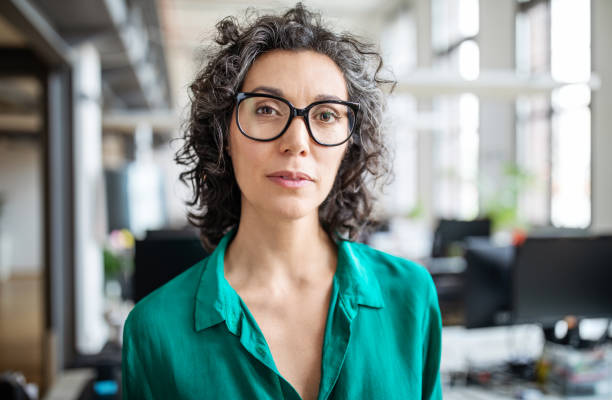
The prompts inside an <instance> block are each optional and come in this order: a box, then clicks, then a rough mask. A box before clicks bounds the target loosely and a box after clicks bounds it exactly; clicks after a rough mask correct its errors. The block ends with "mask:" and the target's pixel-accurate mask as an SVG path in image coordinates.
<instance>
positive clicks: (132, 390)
mask: <svg viewBox="0 0 612 400" xmlns="http://www.w3.org/2000/svg"><path fill="white" fill-rule="evenodd" d="M134 337H138V335H137V332H134V330H133V328H132V318H128V319H127V321H126V323H125V327H124V330H123V350H122V353H121V390H122V395H123V399H124V400H140V399H152V398H153V395H152V393H151V387H150V385H149V382H148V379H147V375H146V373H145V370H144V367H143V364H142V362H141V360H140V355H139V353H138V349H137V346H136V343H134Z"/></svg>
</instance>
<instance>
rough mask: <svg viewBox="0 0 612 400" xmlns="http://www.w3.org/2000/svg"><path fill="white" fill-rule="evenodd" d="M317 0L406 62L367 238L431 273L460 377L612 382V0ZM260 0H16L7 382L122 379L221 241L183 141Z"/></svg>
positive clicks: (562, 385) (562, 390)
mask: <svg viewBox="0 0 612 400" xmlns="http://www.w3.org/2000/svg"><path fill="white" fill-rule="evenodd" d="M304 3H305V4H306V5H307V6H310V7H312V8H313V9H316V10H319V11H320V12H321V13H322V15H323V18H324V19H325V20H326V21H328V23H329V24H330V26H332V27H333V28H334V29H335V30H340V31H341V30H348V31H351V32H354V33H357V34H359V35H361V36H363V37H364V38H367V39H368V40H370V41H372V42H374V43H376V44H377V45H378V46H379V48H380V51H381V52H382V54H383V57H384V60H385V69H384V73H385V74H387V76H389V77H393V78H394V79H395V80H396V81H397V85H396V87H395V89H394V91H393V92H392V93H390V94H389V102H388V108H387V112H386V117H385V124H386V134H387V140H388V141H389V143H390V144H391V147H392V149H393V151H394V159H393V166H394V178H393V180H392V181H391V182H390V183H389V185H388V186H387V187H386V188H384V189H380V188H378V189H377V190H378V199H377V202H376V205H375V214H376V216H377V219H378V220H379V221H380V223H379V224H378V225H377V226H376V229H375V230H374V231H373V232H371V233H370V234H368V235H365V236H364V237H363V238H362V240H363V241H364V242H366V243H368V244H369V245H371V246H373V247H375V248H377V249H380V250H382V251H386V252H389V253H392V254H396V255H398V256H401V257H405V258H408V259H411V260H414V261H417V262H419V263H420V264H421V265H423V266H424V267H425V268H428V269H429V271H430V272H431V274H432V277H433V279H434V282H435V283H436V287H437V290H438V299H439V304H440V308H441V312H442V320H443V326H444V328H443V338H442V342H443V351H442V360H441V380H442V384H443V393H444V397H445V398H449V399H471V398H482V399H485V398H495V399H498V398H499V399H502V398H551V399H552V398H572V397H576V396H579V398H589V399H597V398H610V397H612V361H611V360H612V350H611V348H612V346H611V339H610V335H611V332H610V318H612V294H611V293H612V279H610V278H612V261H611V260H612V257H610V256H611V254H610V253H612V179H611V178H610V173H611V172H612V158H610V157H609V152H610V151H612V134H611V129H612V112H610V110H612V53H611V52H610V44H609V43H610V40H609V38H610V37H612V25H611V24H610V23H609V21H610V20H612V2H610V1H608V0H499V1H492V0H431V1H429V0H386V1H384V2H383V1H381V2H372V1H368V0H352V1H345V0H341V1H335V2H328V1H322V0H312V1H305V2H304ZM255 4H256V5H257V9H258V10H260V11H258V12H266V11H273V12H278V11H279V10H283V9H287V8H289V7H291V6H292V5H294V2H291V1H286V0H264V1H259V2H257V3H255ZM252 5H254V4H253V3H249V2H245V1H224V2H218V1H212V0H201V1H197V0H4V1H2V2H0V377H2V378H1V379H0V382H1V383H0V385H2V386H1V387H2V389H1V390H6V391H5V392H2V393H17V392H18V391H19V393H21V392H23V393H22V395H24V396H28V397H19V398H30V399H80V398H84V399H86V398H87V399H88V398H101V399H119V398H121V393H120V387H121V385H120V382H121V376H120V363H121V333H122V325H123V322H124V321H125V318H126V316H127V314H128V313H129V311H130V310H131V308H132V307H133V305H134V304H135V302H137V301H138V300H140V299H141V298H142V297H143V296H145V295H146V294H148V293H150V292H151V291H152V290H154V289H155V288H156V287H158V286H159V285H161V284H163V283H164V282H166V281H167V280H169V279H171V278H172V277H173V276H175V275H176V274H178V273H180V272H181V271H183V270H185V269H186V268H188V267H189V266H191V265H193V264H194V263H195V262H197V261H198V260H200V259H202V258H203V257H205V256H206V253H205V252H204V250H203V248H202V247H201V245H200V242H199V239H198V236H197V233H196V232H195V231H194V230H193V229H192V228H190V227H189V224H188V223H187V219H186V213H187V211H188V208H187V206H186V205H185V200H187V199H189V189H188V188H187V187H186V186H184V185H183V184H181V183H180V182H179V181H178V174H179V173H180V172H181V170H180V168H179V167H178V166H176V164H175V163H174V161H173V157H174V152H175V151H176V150H177V149H178V146H179V143H180V141H177V138H180V136H181V127H182V125H181V123H182V122H183V121H184V120H185V117H186V115H187V112H186V110H187V106H188V96H187V93H188V92H187V88H188V85H189V82H190V80H191V79H193V77H194V75H195V72H196V70H197V68H198V66H199V65H201V62H202V51H203V49H205V48H206V46H207V45H208V44H210V43H211V41H212V39H213V38H214V25H215V23H216V22H217V21H219V20H220V19H221V18H223V17H225V16H228V15H238V16H241V15H242V16H244V15H247V11H246V10H247V7H249V6H252ZM398 384H401V383H398ZM10 391H12V392H10ZM7 396H8V395H7ZM519 396H523V397H519ZM529 396H532V397H529ZM0 397H2V396H0ZM7 398H8V397H7ZM15 398H18V397H15Z"/></svg>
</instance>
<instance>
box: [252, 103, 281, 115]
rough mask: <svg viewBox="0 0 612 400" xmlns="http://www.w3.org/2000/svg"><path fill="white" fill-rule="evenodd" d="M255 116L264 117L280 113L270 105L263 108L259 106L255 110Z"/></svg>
mask: <svg viewBox="0 0 612 400" xmlns="http://www.w3.org/2000/svg"><path fill="white" fill-rule="evenodd" d="M255 114H262V115H275V114H278V111H276V110H275V109H274V108H272V107H270V106H268V105H263V106H259V107H257V108H256V109H255Z"/></svg>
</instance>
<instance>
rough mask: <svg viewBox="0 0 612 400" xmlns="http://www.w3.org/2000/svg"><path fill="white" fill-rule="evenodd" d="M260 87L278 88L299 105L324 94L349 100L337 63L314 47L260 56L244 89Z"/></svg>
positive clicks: (251, 89) (249, 74) (251, 69)
mask: <svg viewBox="0 0 612 400" xmlns="http://www.w3.org/2000/svg"><path fill="white" fill-rule="evenodd" d="M260 86H265V87H271V88H275V89H278V90H279V91H280V92H282V94H283V96H284V97H285V98H287V100H289V101H291V102H292V103H293V104H295V105H296V106H298V107H300V106H305V105H307V104H308V103H310V102H312V101H314V99H315V98H316V97H320V96H321V95H329V96H334V97H339V98H340V99H343V100H348V93H347V89H346V81H345V79H344V75H343V73H342V71H341V70H340V68H339V67H338V65H337V64H336V63H335V62H334V61H333V60H332V59H331V58H329V57H328V56H326V55H324V54H321V53H317V52H315V51H312V50H298V51H294V50H273V51H270V52H267V53H264V54H262V55H260V56H259V57H258V58H256V59H255V61H254V62H253V65H252V66H251V68H250V69H249V71H248V72H247V75H246V77H245V80H244V83H243V85H242V90H243V91H245V92H249V91H253V90H254V89H256V88H258V87H260Z"/></svg>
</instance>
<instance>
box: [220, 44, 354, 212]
mask: <svg viewBox="0 0 612 400" xmlns="http://www.w3.org/2000/svg"><path fill="white" fill-rule="evenodd" d="M242 91H243V92H259V93H265V94H274V95H277V96H281V97H284V98H285V99H287V100H289V101H290V102H291V104H293V105H294V106H295V107H298V108H304V107H306V106H308V105H309V104H311V103H312V102H314V101H317V100H321V99H338V98H339V99H341V100H348V94H347V90H346V83H345V80H344V76H343V75H342V72H341V71H340V69H339V68H338V66H337V65H336V64H335V63H334V61H332V60H331V59H330V58H329V57H327V56H325V55H322V54H320V53H316V52H314V51H310V50H301V51H287V50H274V51H271V52H269V53H265V54H262V55H261V56H259V57H258V58H257V59H256V60H255V62H254V63H253V65H252V66H251V68H250V69H249V71H248V73H247V75H246V77H245V80H244V84H243V86H242ZM235 112H236V110H235V109H234V113H235ZM346 147H347V143H343V144H342V145H339V146H334V147H327V146H322V145H319V144H317V143H316V142H314V141H313V140H312V138H311V137H310V136H309V134H308V131H307V129H306V125H305V122H304V119H303V118H302V117H295V118H293V120H292V121H291V124H290V126H289V127H288V129H287V131H286V132H285V133H284V134H283V135H282V136H281V137H279V138H277V139H275V140H273V141H270V142H259V141H255V140H252V139H249V138H247V137H246V136H244V135H243V134H242V133H241V132H240V131H239V130H238V127H237V125H236V119H235V115H233V116H232V120H231V125H230V140H229V149H228V151H229V154H230V157H231V159H232V164H233V167H234V172H235V175H236V180H237V182H238V186H239V187H240V191H241V193H242V211H243V213H244V212H248V211H255V212H256V213H258V214H261V213H265V214H267V215H268V216H269V215H272V216H274V217H275V218H281V219H297V218H302V217H306V216H313V214H314V215H318V207H319V205H320V204H321V203H322V202H323V200H325V198H326V197H327V195H328V194H329V192H330V190H331V188H332V185H333V183H334V180H335V177H336V173H337V172H338V168H339V166H340V162H341V161H342V158H343V156H344V152H345V151H346ZM282 171H289V172H295V173H301V174H306V175H308V176H309V177H310V179H309V180H300V181H291V180H288V179H285V178H283V177H282V176H286V175H287V174H286V173H285V172H282ZM243 215H244V214H243Z"/></svg>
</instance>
